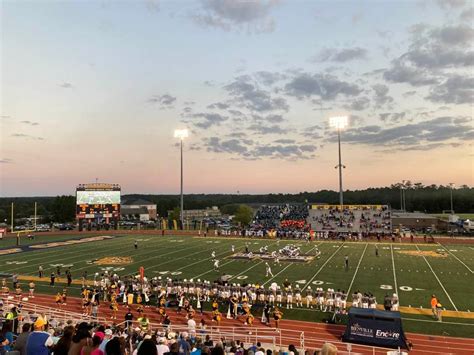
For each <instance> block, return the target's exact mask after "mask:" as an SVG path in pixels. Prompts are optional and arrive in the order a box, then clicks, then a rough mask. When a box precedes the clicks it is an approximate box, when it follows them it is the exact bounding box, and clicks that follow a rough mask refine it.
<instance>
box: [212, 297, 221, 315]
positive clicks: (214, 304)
mask: <svg viewBox="0 0 474 355" xmlns="http://www.w3.org/2000/svg"><path fill="white" fill-rule="evenodd" d="M218 308H219V304H218V303H217V300H216V299H214V301H212V312H215V311H217V310H218Z"/></svg>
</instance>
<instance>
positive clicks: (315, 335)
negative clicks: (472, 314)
mask: <svg viewBox="0 0 474 355" xmlns="http://www.w3.org/2000/svg"><path fill="white" fill-rule="evenodd" d="M29 303H33V304H36V305H38V306H45V307H51V308H56V309H57V308H58V307H57V306H56V304H55V302H54V296H52V295H39V294H37V295H36V296H35V298H33V299H31V298H30V300H29ZM136 307H137V306H136V305H134V306H133V307H132V313H134V316H135V317H136V316H137V312H136ZM61 309H62V310H66V311H70V312H75V313H82V308H81V300H80V299H79V298H75V297H68V300H67V305H66V306H63V307H62V308H61ZM126 309H127V308H126V307H125V306H122V305H120V306H119V310H118V312H117V320H116V321H115V322H122V321H123V320H124V316H125V313H126ZM144 310H145V314H146V316H147V317H148V318H149V319H150V322H152V323H159V322H160V316H159V315H158V313H157V311H156V308H155V307H149V308H144ZM167 313H168V315H169V316H170V319H171V324H172V325H186V324H187V323H186V319H185V316H184V313H182V314H178V313H177V312H176V311H175V310H174V309H169V310H168V312H167ZM99 317H100V318H107V319H110V317H111V310H110V308H109V303H108V302H101V306H100V308H99ZM202 318H204V320H205V321H206V323H207V324H209V325H211V315H210V313H209V312H204V315H203V317H202ZM259 318H260V317H259V315H256V314H255V322H254V325H253V326H252V327H249V326H246V325H244V324H243V319H241V320H234V319H223V320H222V322H221V325H222V326H228V327H235V328H241V329H248V330H249V331H250V330H251V329H255V328H258V329H262V330H263V329H267V330H268V329H269V327H266V326H264V325H262V324H261V323H260V321H259ZM195 319H196V322H198V321H199V320H200V319H201V316H200V315H199V314H197V315H196V317H195ZM110 323H112V320H111V321H110ZM272 326H274V324H272ZM344 329H345V326H343V325H334V324H325V323H313V322H305V321H297V320H287V319H283V320H282V321H281V322H280V332H281V335H282V338H283V341H282V342H283V343H284V344H286V345H289V344H290V343H291V341H289V340H288V339H290V338H291V337H293V344H295V345H296V346H298V345H299V341H300V340H299V337H298V336H297V333H295V332H304V339H305V341H304V345H305V348H307V349H318V348H320V347H321V346H322V345H323V344H324V343H325V342H332V343H333V344H334V345H336V346H337V347H338V350H339V351H340V352H341V353H344V352H346V351H347V344H345V343H341V342H340V337H341V335H342V333H343V332H344ZM266 334H268V332H267V333H266ZM406 335H407V337H408V339H409V341H411V342H412V344H413V349H412V350H411V351H410V354H423V355H426V354H459V355H464V354H466V355H467V354H470V355H472V354H474V339H468V338H455V337H444V336H431V335H424V334H416V333H407V334H406ZM275 336H276V337H277V339H278V336H279V334H275ZM374 349H375V350H374ZM374 349H373V348H371V347H363V346H359V345H355V344H352V353H360V354H386V352H387V350H386V349H381V348H374Z"/></svg>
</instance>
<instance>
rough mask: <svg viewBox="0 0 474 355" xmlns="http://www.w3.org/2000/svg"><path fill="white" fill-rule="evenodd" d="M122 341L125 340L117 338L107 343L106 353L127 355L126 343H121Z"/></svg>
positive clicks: (109, 354) (108, 354)
mask: <svg viewBox="0 0 474 355" xmlns="http://www.w3.org/2000/svg"><path fill="white" fill-rule="evenodd" d="M120 339H123V338H122V337H120V338H118V337H115V338H112V339H110V341H109V342H107V345H106V346H105V353H106V354H107V355H125V343H121V342H120Z"/></svg>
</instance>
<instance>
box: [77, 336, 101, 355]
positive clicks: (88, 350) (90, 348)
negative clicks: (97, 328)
mask: <svg viewBox="0 0 474 355" xmlns="http://www.w3.org/2000/svg"><path fill="white" fill-rule="evenodd" d="M100 343H102V339H101V337H100V336H99V335H94V337H93V338H92V344H88V345H86V346H83V347H82V349H81V355H104V352H103V351H102V350H100V349H99V345H100Z"/></svg>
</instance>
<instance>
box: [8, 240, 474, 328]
mask: <svg viewBox="0 0 474 355" xmlns="http://www.w3.org/2000/svg"><path fill="white" fill-rule="evenodd" d="M109 233H111V232H109ZM104 236H106V237H108V238H105V239H102V238H97V239H91V240H89V239H87V240H85V238H90V237H88V236H82V237H81V236H77V235H76V236H74V237H73V238H74V239H71V236H54V237H52V236H48V237H42V236H39V237H37V238H36V240H34V241H28V243H29V244H28V243H26V242H27V240H26V238H25V240H22V244H24V245H23V246H22V247H21V248H17V247H15V246H14V245H12V240H11V239H4V240H1V241H0V255H1V256H0V273H1V274H3V276H4V277H5V276H8V275H9V274H13V273H17V274H18V275H19V276H20V282H21V283H22V284H23V290H24V292H26V289H27V287H26V284H27V282H28V280H34V281H35V283H36V284H37V292H39V293H54V292H57V290H58V289H62V288H63V287H64V281H65V280H64V278H60V279H59V280H58V279H56V286H55V287H51V286H49V275H50V273H51V272H53V271H54V272H56V268H57V266H58V265H60V266H61V270H62V272H63V273H62V275H61V276H64V271H65V270H66V269H67V268H70V269H71V271H72V275H73V279H74V282H73V285H72V287H71V290H70V291H69V294H70V295H73V296H74V295H75V296H78V295H79V293H80V287H81V281H80V279H81V276H82V274H83V272H84V271H87V273H88V280H89V281H91V280H92V279H93V275H94V274H95V273H102V272H104V271H106V270H107V271H109V272H111V273H117V274H119V275H120V276H124V275H132V274H136V273H138V269H139V267H140V266H143V267H144V268H145V275H146V276H147V277H149V278H150V277H155V276H157V277H158V276H161V277H164V278H166V277H171V278H182V279H185V278H186V279H191V278H193V279H195V280H196V279H201V280H210V281H213V280H215V279H217V278H218V277H220V276H221V275H230V278H231V279H230V282H231V283H240V284H242V283H258V284H260V285H264V286H265V287H268V286H269V285H270V284H271V283H272V282H276V283H278V284H280V285H281V284H282V283H283V281H285V279H288V280H289V281H290V282H291V284H292V285H293V286H296V285H297V284H298V285H299V286H300V287H301V288H302V289H306V288H307V287H311V288H313V289H314V288H316V287H322V288H324V289H325V290H326V289H327V288H328V287H330V288H333V289H336V290H337V289H341V290H345V291H347V292H348V294H349V297H348V300H349V301H350V300H351V296H350V294H351V293H352V292H353V291H355V290H360V291H361V292H362V293H364V292H371V293H373V294H374V295H375V296H376V297H377V301H378V303H379V304H381V303H382V302H383V298H384V296H385V295H386V294H387V293H388V294H392V293H394V292H395V290H398V294H399V299H400V306H401V312H402V313H403V316H404V318H405V319H406V322H405V323H406V326H407V327H408V328H407V329H409V330H412V331H418V332H428V333H433V334H443V333H447V334H450V335H457V336H469V335H468V334H472V333H473V332H474V327H473V326H472V325H473V323H474V299H473V297H472V295H473V294H474V272H473V270H474V246H470V245H461V244H456V245H454V244H453V245H441V244H410V243H407V244H405V243H394V244H391V243H377V244H378V250H379V256H376V253H375V250H376V249H375V245H376V243H373V242H346V243H343V242H332V241H321V242H318V241H314V242H309V243H308V242H302V241H289V240H282V241H276V240H262V239H243V238H230V237H229V238H215V237H206V238H204V237H192V236H156V235H145V236H136V235H133V236H131V235H129V236H126V235H119V234H117V235H113V234H106V233H105V232H104ZM135 241H137V242H138V248H137V249H135V248H134V243H135ZM23 242H25V243H23ZM71 242H72V243H73V244H67V243H71ZM79 242H80V243H79ZM48 243H53V244H52V245H48ZM56 243H59V245H58V244H56ZM246 243H248V246H249V249H250V250H252V251H254V252H257V251H258V249H259V248H260V247H262V246H265V245H267V246H268V249H269V252H271V251H273V250H277V249H280V248H282V247H283V246H285V245H287V244H297V245H299V246H300V247H301V251H302V252H303V253H307V254H308V255H312V256H314V253H315V250H316V248H318V249H319V250H320V251H321V255H320V257H319V258H317V257H314V258H313V259H312V260H311V261H308V262H286V261H281V263H280V265H275V264H274V263H273V262H270V265H271V268H272V272H273V275H274V276H273V277H271V276H269V277H266V275H265V269H266V268H265V261H264V260H261V259H258V258H256V259H254V260H242V259H235V258H233V257H232V255H233V253H232V251H231V246H232V245H234V246H235V252H241V251H243V249H244V247H245V245H246ZM7 250H9V252H12V253H11V254H10V253H9V252H7ZM15 251H16V252H15ZM212 251H214V252H215V253H216V258H217V259H219V260H220V270H219V271H215V270H214V268H213V261H212V260H213V258H212V257H211V252H212ZM2 254H3V255H2ZM346 255H347V256H348V258H349V268H348V269H345V267H344V257H345V256H346ZM40 265H42V267H43V269H44V271H45V276H44V277H43V278H42V279H41V280H40V279H38V267H39V266H40ZM432 294H435V295H436V296H437V297H438V299H439V300H440V302H441V303H442V305H443V307H444V308H445V309H446V311H445V312H444V317H443V320H444V321H443V325H441V324H439V323H437V322H435V321H433V320H432V317H431V316H430V314H431V310H430V296H431V295H432ZM320 313H321V312H316V311H314V310H311V309H309V310H308V309H293V310H289V311H287V312H286V315H285V317H288V318H295V319H304V320H322V319H323V315H321V314H320Z"/></svg>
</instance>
